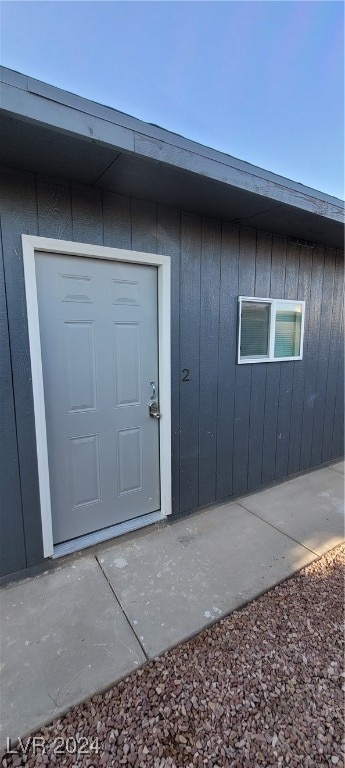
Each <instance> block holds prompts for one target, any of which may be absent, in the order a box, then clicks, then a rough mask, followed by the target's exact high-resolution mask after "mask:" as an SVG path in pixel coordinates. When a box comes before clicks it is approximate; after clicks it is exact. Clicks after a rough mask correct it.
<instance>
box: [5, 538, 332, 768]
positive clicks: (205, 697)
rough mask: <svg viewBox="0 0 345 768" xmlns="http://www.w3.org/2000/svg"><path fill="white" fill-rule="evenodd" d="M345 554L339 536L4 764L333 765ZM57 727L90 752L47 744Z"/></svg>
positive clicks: (76, 709)
mask: <svg viewBox="0 0 345 768" xmlns="http://www.w3.org/2000/svg"><path fill="white" fill-rule="evenodd" d="M344 556H345V547H344V546H341V547H337V548H336V549H334V550H333V551H332V552H329V553H328V554H327V555H325V556H324V557H322V558H321V559H319V560H317V561H316V562H314V563H313V564H312V565H309V566H308V567H307V568H304V569H303V570H302V571H300V573H298V574H297V575H296V576H294V577H292V578H290V579H289V580H288V581H285V582H284V583H283V584H281V585H279V586H277V587H276V588H275V589H273V590H271V591H270V592H268V593H266V594H265V595H263V596H262V597H261V598H259V599H257V600H255V601H254V602H252V603H250V604H249V605H247V606H246V607H245V608H243V609H242V610H238V611H235V612H234V613H232V614H231V615H230V616H229V617H227V618H226V619H223V620H221V621H219V623H217V624H215V625H214V626H212V627H210V628H209V629H207V630H205V631H203V632H202V633H201V634H200V635H198V636H197V637H195V638H193V639H192V640H190V641H188V642H186V643H184V644H183V645H181V646H179V647H178V648H175V649H173V650H172V651H168V652H167V653H166V654H164V656H162V657H161V658H159V659H155V660H154V661H152V662H150V663H148V664H147V666H145V667H144V668H143V669H140V670H138V671H137V672H135V673H133V674H132V675H130V676H129V677H128V678H126V680H124V681H122V682H121V683H120V684H119V685H117V686H115V687H114V688H112V689H111V690H110V691H108V692H107V693H105V694H103V695H98V696H94V697H93V698H92V699H91V700H89V701H88V702H87V703H86V704H83V705H80V706H77V707H74V708H73V709H72V710H71V711H70V712H69V713H68V714H67V715H66V716H65V717H62V718H59V719H57V720H55V721H54V722H53V723H52V724H51V725H50V726H48V727H46V728H44V729H42V731H41V732H40V733H39V734H37V735H39V736H41V737H43V738H44V740H45V751H44V752H43V753H42V751H41V750H39V754H36V755H33V753H32V750H31V752H30V751H29V752H30V754H29V755H28V756H22V755H18V756H15V757H13V756H9V755H7V756H5V757H4V758H3V760H2V764H3V765H4V766H16V765H17V766H22V765H27V766H30V767H31V766H41V765H45V764H47V765H54V764H55V765H58V766H60V765H67V766H71V767H72V766H73V767H74V766H78V767H79V766H85V768H86V767H87V766H88V767H89V768H91V766H95V767H96V766H97V767H98V766H115V767H116V768H117V767H118V766H119V768H120V766H134V767H135V768H139V767H140V766H153V767H154V768H165V767H167V766H170V767H171V768H182V767H184V766H185V767H186V768H192V767H193V768H194V766H198V767H200V768H205V766H206V768H211V767H212V768H215V767H216V766H218V767H219V768H221V767H222V768H223V767H225V766H226V768H235V767H236V768H271V767H272V768H273V767H274V768H285V766H291V767H294V766H303V768H314V766H331V767H332V766H339V768H340V767H341V766H343V765H344V760H343V753H342V751H341V740H342V737H343V734H344V721H343V715H344V706H343V705H344V694H343V691H344V688H345V686H344V682H345V674H344V671H343V650H344V647H343V646H344V642H343V641H344V634H343V621H344V581H343V563H344ZM57 736H60V737H61V739H62V741H63V743H65V740H66V739H67V738H69V739H70V741H69V742H68V745H69V748H70V749H72V750H74V749H75V748H76V747H78V746H79V747H80V746H81V745H84V748H85V740H86V739H91V740H94V739H96V738H97V739H98V744H99V752H98V754H96V753H95V752H94V751H92V749H91V751H90V753H89V754H85V755H83V754H80V753H79V754H68V753H63V754H60V755H57V754H56V753H55V752H54V750H56V742H54V739H56V737H57ZM95 744H96V743H94V746H95ZM87 745H90V742H87ZM91 745H92V741H91ZM62 751H63V750H62Z"/></svg>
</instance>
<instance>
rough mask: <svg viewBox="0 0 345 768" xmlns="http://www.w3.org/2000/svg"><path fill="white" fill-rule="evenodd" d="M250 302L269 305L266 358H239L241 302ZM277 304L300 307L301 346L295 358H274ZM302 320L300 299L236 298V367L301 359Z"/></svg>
mask: <svg viewBox="0 0 345 768" xmlns="http://www.w3.org/2000/svg"><path fill="white" fill-rule="evenodd" d="M248 301H252V302H253V303H254V304H259V303H262V304H270V324H269V339H268V355H267V356H266V357H264V356H262V357H246V358H244V357H243V358H241V320H242V304H243V302H248ZM277 304H279V305H281V304H285V305H286V307H289V306H291V307H294V306H296V304H299V305H300V306H301V307H302V317H301V344H300V354H299V355H296V356H295V357H274V342H275V326H276V314H277ZM304 318H305V301H301V300H300V299H262V298H261V297H260V298H258V297H257V296H239V297H238V337H237V362H238V365H246V364H247V363H281V362H289V361H293V360H302V359H303V342H304Z"/></svg>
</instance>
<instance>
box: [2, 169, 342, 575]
mask: <svg viewBox="0 0 345 768" xmlns="http://www.w3.org/2000/svg"><path fill="white" fill-rule="evenodd" d="M0 184H1V186H0V192H1V228H2V244H3V256H4V274H5V283H6V293H7V302H8V329H9V340H10V346H8V349H7V352H6V349H5V347H3V351H4V354H5V353H6V355H7V364H9V360H10V359H11V363H12V378H13V398H12V405H11V398H10V399H9V400H8V401H6V403H7V405H6V416H7V421H6V425H7V429H8V431H9V433H11V434H10V437H9V446H10V448H11V451H12V453H11V466H12V469H11V472H12V475H11V477H13V483H12V485H13V489H12V497H11V499H12V501H11V503H12V507H13V510H12V515H13V518H12V519H13V520H14V521H15V525H14V528H15V531H16V536H17V549H16V554H15V555H14V554H13V552H14V549H13V546H12V550H11V547H10V545H9V551H12V555H11V556H10V559H11V562H12V570H13V571H14V570H18V569H20V568H23V567H24V566H25V565H26V566H30V565H32V564H35V563H37V562H39V561H40V560H41V558H42V542H41V534H40V515H39V495H38V480H37V462H36V450H35V439H34V419H33V404H32V390H31V370H30V359H29V347H28V336H27V324H26V312H25V291H24V280H23V265H22V251H21V243H20V235H21V234H22V233H28V234H32V235H41V236H46V237H55V238H59V239H66V240H71V239H72V240H75V241H79V242H90V243H95V244H99V245H102V244H104V245H107V246H113V247H118V248H132V249H135V250H140V251H147V252H153V253H164V254H168V255H169V256H170V257H171V266H172V287H171V298H172V339H171V343H172V480H173V483H172V485H173V512H174V513H175V514H178V513H183V512H188V511H189V510H193V509H196V508H197V507H200V506H205V505H208V504H212V503H214V502H216V501H218V500H219V501H220V500H222V499H226V498H231V497H236V496H238V495H240V494H243V493H246V492H248V491H253V490H255V489H257V488H260V487H261V486H264V485H267V484H269V483H272V482H275V481H279V480H281V479H282V478H284V477H287V476H288V475H290V474H294V473H296V472H299V471H301V470H305V469H308V468H310V467H314V466H317V465H318V464H320V463H322V462H326V461H330V460H331V459H336V458H338V457H339V456H341V455H342V452H343V410H344V383H343V364H344V360H343V358H344V348H343V309H342V307H343V254H342V253H340V252H337V251H335V250H333V249H323V248H320V247H318V248H315V249H314V250H312V249H310V248H306V247H299V246H296V245H292V244H289V243H288V241H287V239H286V238H284V237H278V236H272V235H271V234H270V233H262V232H255V231H254V230H250V229H246V228H239V227H236V226H233V225H231V224H229V223H227V222H219V221H216V220H213V219H208V218H202V217H200V216H197V215H195V214H190V213H186V212H183V211H179V210H175V209H170V208H167V207H165V206H162V205H160V204H159V203H157V204H155V203H151V202H147V201H146V202H145V201H142V200H136V199H130V198H128V197H124V196H121V195H118V194H115V193H112V192H107V191H105V190H104V191H103V190H100V189H95V188H88V187H82V186H73V185H70V184H66V183H61V182H55V181H54V180H52V179H46V178H42V177H40V176H37V177H36V176H35V175H34V174H29V173H25V174H24V173H23V174H22V173H17V172H12V171H5V172H4V173H2V176H1V182H0ZM239 295H250V296H258V297H265V296H270V297H273V298H278V299H279V298H289V299H294V298H298V299H304V300H305V301H306V318H305V319H306V322H305V346H304V357H303V360H301V361H296V362H291V363H290V362H283V363H268V364H267V363H257V364H254V365H251V364H248V365H241V366H238V365H237V364H236V355H237V327H238V318H237V307H238V302H237V299H238V296H239ZM3 306H5V304H3ZM6 327H7V325H6ZM183 379H184V380H183ZM11 409H12V410H11ZM15 425H17V430H16V429H15ZM9 457H10V453H9ZM13 473H14V474H13ZM19 473H20V487H21V494H20V493H19V492H18V487H19V485H18V482H15V477H16V478H17V481H18V477H19ZM8 477H10V475H9V476H8ZM14 486H16V489H17V490H15V487H14ZM8 530H9V531H11V530H12V529H11V528H10V527H9V528H8ZM13 535H14V534H13V531H12V534H10V537H11V536H12V538H13ZM5 568H7V570H8V568H9V563H8V562H6V565H5Z"/></svg>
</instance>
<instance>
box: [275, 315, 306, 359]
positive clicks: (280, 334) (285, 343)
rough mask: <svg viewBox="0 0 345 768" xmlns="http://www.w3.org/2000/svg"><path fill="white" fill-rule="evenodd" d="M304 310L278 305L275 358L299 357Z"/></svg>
mask: <svg viewBox="0 0 345 768" xmlns="http://www.w3.org/2000/svg"><path fill="white" fill-rule="evenodd" d="M301 321H302V308H301V305H299V304H296V306H295V307H294V306H293V305H291V306H289V307H287V306H286V305H284V304H279V303H277V307H276V327H275V340H274V357H298V355H299V354H300V348H301Z"/></svg>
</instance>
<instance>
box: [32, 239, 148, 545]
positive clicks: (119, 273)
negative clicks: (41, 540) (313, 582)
mask: <svg viewBox="0 0 345 768" xmlns="http://www.w3.org/2000/svg"><path fill="white" fill-rule="evenodd" d="M35 261H36V275H37V293H38V310H39V325H40V337H41V348H42V367H43V384H44V397H45V412H46V423H47V442H48V462H49V476H50V488H51V504H52V521H53V539H54V543H55V544H57V543H60V542H63V541H68V540H70V539H73V538H76V537H78V536H81V535H83V534H86V533H91V532H93V531H98V530H100V529H102V528H106V527H108V526H111V525H114V524H116V523H120V522H123V521H125V520H130V519H132V518H135V517H138V516H140V515H145V514H148V513H149V512H153V511H155V510H158V509H159V508H160V485H159V476H160V473H159V420H158V419H156V418H154V411H155V407H153V409H151V411H153V416H152V415H150V410H149V403H150V401H151V400H157V403H158V396H159V393H158V320H157V268H156V267H153V266H144V265H137V264H129V263H125V262H118V261H108V260H101V259H91V258H83V257H79V256H60V255H55V254H46V253H37V254H36V259H35Z"/></svg>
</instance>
